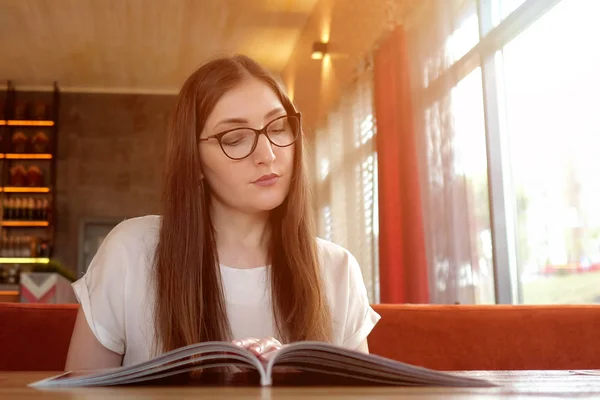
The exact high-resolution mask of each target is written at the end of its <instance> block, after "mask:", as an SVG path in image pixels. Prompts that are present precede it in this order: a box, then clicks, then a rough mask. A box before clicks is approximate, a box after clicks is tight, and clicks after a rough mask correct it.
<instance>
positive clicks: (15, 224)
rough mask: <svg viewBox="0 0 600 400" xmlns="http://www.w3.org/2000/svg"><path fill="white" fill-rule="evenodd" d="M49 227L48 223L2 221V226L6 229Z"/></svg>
mask: <svg viewBox="0 0 600 400" xmlns="http://www.w3.org/2000/svg"><path fill="white" fill-rule="evenodd" d="M49 225H50V223H49V222H48V221H2V226H6V227H21V228H34V227H43V226H49Z"/></svg>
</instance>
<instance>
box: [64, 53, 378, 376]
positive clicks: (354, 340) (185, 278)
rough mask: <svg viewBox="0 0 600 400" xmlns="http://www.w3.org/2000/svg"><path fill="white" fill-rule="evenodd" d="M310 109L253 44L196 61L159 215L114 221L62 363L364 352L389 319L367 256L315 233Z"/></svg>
mask: <svg viewBox="0 0 600 400" xmlns="http://www.w3.org/2000/svg"><path fill="white" fill-rule="evenodd" d="M303 139H304V137H303V132H302V124H301V115H300V113H298V112H297V111H296V110H295V108H294V106H293V104H292V102H291V101H290V100H289V98H288V97H287V96H286V94H285V93H284V91H283V89H282V88H281V87H280V86H279V85H278V84H277V83H276V81H275V79H274V78H273V77H272V76H271V75H270V74H269V73H268V72H267V71H265V69H263V68H262V67H261V66H259V65H258V64H257V63H256V62H254V61H253V60H251V59H249V58H247V57H245V56H235V57H231V58H221V59H217V60H214V61H211V62H208V63H207V64H205V65H203V66H202V67H200V68H199V69H198V70H197V71H196V72H194V73H193V74H192V75H191V76H190V77H189V78H188V80H187V81H186V82H185V84H184V85H183V88H182V89H181V92H180V94H179V97H178V101H177V105H176V108H175V112H174V115H173V119H172V124H171V126H170V130H169V146H168V148H167V164H166V179H165V185H164V193H163V203H162V215H161V216H146V217H140V218H133V219H130V220H126V221H124V222H122V223H121V224H119V225H118V226H117V227H115V228H114V229H113V231H112V232H111V233H110V234H109V235H108V237H107V238H106V239H105V240H104V242H103V244H102V246H101V247H100V249H99V250H98V252H97V254H96V256H95V257H94V259H93V261H92V262H91V265H90V266H89V268H88V271H87V273H86V275H85V276H84V277H83V278H81V279H80V280H78V281H77V282H75V283H74V284H73V288H74V290H75V293H76V295H77V297H78V299H79V302H80V304H81V307H80V311H79V314H78V315H77V320H76V323H75V329H74V331H73V336H72V338H71V345H70V348H69V353H68V357H67V363H66V366H65V368H66V369H67V370H75V369H97V368H108V367H115V366H120V365H130V364H133V363H138V362H142V361H145V360H148V359H149V358H151V357H153V356H155V355H157V354H160V353H162V352H166V351H169V350H173V349H176V348H178V347H181V346H186V345H189V344H193V343H197V342H202V341H210V340H227V341H230V340H232V341H234V343H237V344H238V345H240V346H244V347H247V348H249V349H250V350H252V351H253V352H255V353H256V354H257V355H259V356H264V355H265V354H266V353H268V352H269V351H272V350H274V349H277V348H279V347H280V346H281V344H282V343H284V344H285V343H289V342H293V341H300V340H318V341H328V342H330V343H333V344H336V345H339V346H344V347H347V348H350V349H357V350H360V351H365V352H367V351H368V346H367V335H368V334H369V332H370V331H371V329H372V328H373V326H374V325H375V324H376V323H377V321H378V320H379V315H377V314H376V313H375V312H374V311H373V310H372V309H371V307H370V305H369V301H368V298H367V292H366V289H365V285H364V282H363V280H362V275H361V271H360V268H359V266H358V264H357V262H356V260H355V258H354V257H353V256H352V255H351V254H350V253H349V252H348V251H347V250H345V249H343V248H341V247H339V246H337V245H335V244H333V243H330V242H327V241H324V240H321V239H318V238H316V237H315V235H314V232H313V224H312V222H311V205H310V198H309V188H308V183H307V178H306V176H305V174H306V167H305V165H304V161H303V160H304V156H305V154H304V151H305V150H304V144H303Z"/></svg>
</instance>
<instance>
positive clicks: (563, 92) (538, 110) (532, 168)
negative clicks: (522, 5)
mask: <svg viewBox="0 0 600 400" xmlns="http://www.w3.org/2000/svg"><path fill="white" fill-rule="evenodd" d="M599 14H600V2H597V1H587V0H563V1H561V2H560V3H559V4H557V5H556V6H555V7H554V8H552V9H551V10H550V11H548V12H547V13H546V14H545V15H544V16H542V17H541V18H540V19H539V20H538V21H536V22H535V23H534V24H532V25H531V26H530V27H528V28H527V29H526V30H525V31H523V32H522V33H521V34H519V35H518V36H517V37H516V38H515V39H513V40H512V41H511V42H509V43H508V44H507V45H506V46H504V48H503V49H502V58H503V68H502V69H503V76H502V82H501V84H503V89H504V96H505V104H506V116H505V118H506V127H507V128H506V130H505V132H503V134H505V135H507V137H508V142H509V143H510V146H509V148H508V154H509V158H510V170H511V172H512V173H511V175H510V177H511V184H512V192H513V193H514V201H515V216H514V218H515V230H516V238H517V245H516V249H517V271H518V276H519V285H520V291H519V292H520V293H521V295H520V297H521V299H520V300H521V301H522V302H524V303H594V302H600V207H599V204H600V180H599V179H598V176H600V163H599V162H598V160H599V159H600V158H599V157H598V151H599V150H600V117H599V115H600V114H599V113H598V106H600V102H599V101H598V96H599V95H600V75H598V71H600V48H599V47H598V45H597V38H598V37H600V24H598V21H597V16H598V15H599ZM533 49H535V51H532V50H533Z"/></svg>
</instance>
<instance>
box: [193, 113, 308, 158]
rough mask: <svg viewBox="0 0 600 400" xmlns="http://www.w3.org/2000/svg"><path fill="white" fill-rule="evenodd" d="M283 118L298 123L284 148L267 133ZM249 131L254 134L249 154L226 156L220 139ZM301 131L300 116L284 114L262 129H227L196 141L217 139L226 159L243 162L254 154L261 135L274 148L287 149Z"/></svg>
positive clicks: (298, 114)
mask: <svg viewBox="0 0 600 400" xmlns="http://www.w3.org/2000/svg"><path fill="white" fill-rule="evenodd" d="M283 118H295V119H296V120H297V121H298V130H297V132H294V140H293V141H292V142H291V143H290V144H286V145H285V146H281V145H279V144H277V143H274V142H273V141H272V140H271V138H270V137H269V134H268V133H267V129H269V126H270V125H271V124H272V123H273V122H276V121H279V120H280V119H283ZM242 129H243V130H251V131H253V132H254V134H255V136H254V143H253V144H252V148H251V149H250V152H249V153H248V154H247V155H245V156H244V157H239V158H235V157H231V156H230V155H229V154H227V152H226V151H225V149H224V148H223V143H222V142H221V139H222V138H223V136H225V135H226V134H228V133H230V132H233V131H238V130H242ZM301 131H302V114H301V113H299V112H297V113H293V114H286V115H282V116H281V117H277V118H275V119H274V120H271V121H269V122H268V123H267V124H266V125H265V126H264V127H263V128H262V129H254V128H249V127H243V128H233V129H228V130H226V131H223V132H219V133H217V134H214V135H211V136H208V137H206V138H200V139H198V140H199V141H200V142H207V141H208V140H210V139H217V141H218V142H219V146H220V147H221V150H222V151H223V154H225V155H226V156H227V157H228V158H230V159H232V160H243V159H244V158H247V157H249V156H250V154H252V153H254V150H256V145H257V144H258V137H259V136H260V135H261V134H263V135H265V136H266V138H267V140H268V141H269V143H271V144H272V145H273V146H276V147H289V146H291V145H293V144H294V143H295V142H296V140H298V137H299V136H300V132H301Z"/></svg>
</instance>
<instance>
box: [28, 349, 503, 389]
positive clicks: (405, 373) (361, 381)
mask: <svg viewBox="0 0 600 400" xmlns="http://www.w3.org/2000/svg"><path fill="white" fill-rule="evenodd" d="M267 356H268V359H267V360H261V359H259V358H258V357H257V356H256V355H254V354H253V353H252V352H251V351H249V350H247V349H245V348H242V347H239V346H236V345H234V344H233V343H228V342H204V343H198V344H194V345H190V346H186V347H182V348H179V349H176V350H173V351H170V352H167V353H164V354H162V355H160V356H158V357H156V358H153V359H151V360H148V361H145V362H142V363H139V364H135V365H130V366H126V367H118V368H112V369H108V370H101V371H68V372H65V373H63V374H60V375H58V376H54V377H50V378H47V379H44V380H41V381H37V382H34V383H31V384H29V386H31V387H35V388H58V387H87V386H115V385H142V384H168V383H164V382H169V380H168V378H172V377H176V376H179V377H180V378H181V377H182V376H183V377H186V379H192V378H190V377H191V376H194V375H195V376H200V377H202V376H204V375H205V372H210V371H211V369H212V370H213V371H214V370H219V371H222V372H223V373H225V371H226V370H228V371H229V372H231V369H232V368H233V369H235V370H236V371H238V373H239V372H241V371H246V372H248V371H249V372H250V373H254V374H256V377H257V379H256V382H255V384H257V385H262V386H277V385H278V383H279V382H287V383H291V384H307V383H308V384H310V382H314V380H311V379H312V378H314V377H318V378H320V379H319V380H320V381H321V382H324V384H333V383H334V382H335V384H336V385H339V384H342V385H381V386H386V385H393V386H396V385H402V386H409V385H410V386H459V387H485V386H493V385H492V384H491V383H490V382H488V381H485V380H480V379H474V378H469V377H464V376H460V375H459V374H454V373H452V372H441V371H435V370H431V369H427V368H423V367H419V366H414V365H410V364H406V363H402V362H399V361H395V360H391V359H388V358H385V357H381V356H378V355H374V354H366V353H362V352H358V351H353V350H349V349H345V348H342V347H339V346H335V345H331V344H328V343H325V342H310V341H304V342H295V343H292V344H288V345H285V346H283V347H282V348H281V349H279V350H277V351H273V352H271V353H269V354H268V355H267ZM209 375H210V373H209ZM276 376H279V377H283V379H281V380H279V379H275V377H276ZM307 376H310V377H312V378H311V379H302V378H303V377H304V378H306V377H307ZM292 378H293V379H292ZM296 378H298V379H296ZM179 382H180V381H179ZM246 383H247V384H252V380H249V381H246Z"/></svg>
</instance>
